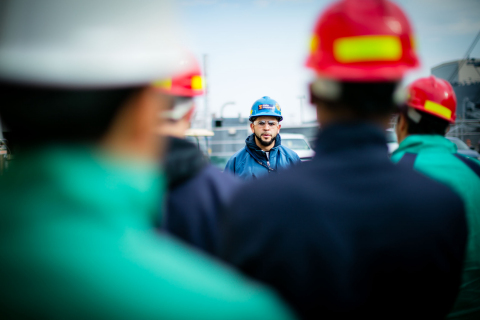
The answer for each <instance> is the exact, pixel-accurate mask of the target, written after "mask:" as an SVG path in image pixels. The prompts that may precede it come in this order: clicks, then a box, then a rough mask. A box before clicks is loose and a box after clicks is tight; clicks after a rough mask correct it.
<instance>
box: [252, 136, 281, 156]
mask: <svg viewBox="0 0 480 320" xmlns="http://www.w3.org/2000/svg"><path fill="white" fill-rule="evenodd" d="M281 144H282V138H280V134H277V136H276V137H275V145H274V146H273V148H272V149H270V152H272V151H276V150H277V149H278V147H279V146H280V145H281ZM245 149H246V150H247V152H248V153H249V154H250V155H251V156H252V157H253V158H254V159H255V160H257V161H260V162H262V163H265V162H266V161H267V156H266V155H265V151H263V150H262V149H260V148H259V147H258V146H257V144H256V143H255V135H254V134H253V133H252V134H251V135H249V136H248V137H247V139H245Z"/></svg>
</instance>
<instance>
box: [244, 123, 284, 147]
mask: <svg viewBox="0 0 480 320" xmlns="http://www.w3.org/2000/svg"><path fill="white" fill-rule="evenodd" d="M269 122H270V123H271V122H274V123H276V124H274V125H270V123H269ZM280 127H281V125H280V124H279V122H278V120H277V118H276V117H267V116H263V117H258V118H257V119H255V121H254V122H253V123H251V124H250V128H251V129H252V132H253V133H254V134H255V137H256V138H257V141H258V142H259V143H260V144H262V145H263V146H265V147H268V146H269V145H271V144H272V143H274V142H275V138H276V137H277V134H278V133H279V132H280Z"/></svg>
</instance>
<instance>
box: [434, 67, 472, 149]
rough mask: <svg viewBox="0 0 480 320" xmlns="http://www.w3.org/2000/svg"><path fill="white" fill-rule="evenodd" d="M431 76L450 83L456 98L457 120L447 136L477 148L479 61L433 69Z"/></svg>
mask: <svg viewBox="0 0 480 320" xmlns="http://www.w3.org/2000/svg"><path fill="white" fill-rule="evenodd" d="M431 72H432V75H434V76H436V77H438V78H442V79H445V80H447V81H448V82H450V84H451V85H452V87H453V90H454V91H455V94H456V96H457V120H456V122H455V124H454V125H453V126H451V128H450V131H449V133H448V134H447V136H451V137H457V138H460V139H461V140H463V141H464V142H466V143H467V144H468V145H471V146H472V147H474V148H479V147H480V146H479V143H480V59H474V58H471V59H463V60H456V61H452V62H447V63H443V64H441V65H439V66H436V67H433V68H432V70H431Z"/></svg>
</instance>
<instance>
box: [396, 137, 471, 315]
mask: <svg viewBox="0 0 480 320" xmlns="http://www.w3.org/2000/svg"><path fill="white" fill-rule="evenodd" d="M456 152H457V147H456V146H455V144H453V143H452V142H450V141H449V140H447V139H445V138H444V137H442V136H439V135H411V136H408V137H407V138H406V139H405V140H403V141H402V143H400V145H399V147H398V149H397V150H396V151H395V152H394V153H393V154H392V160H393V161H394V162H399V161H400V159H402V157H403V156H404V155H405V153H413V154H417V156H416V158H415V162H414V168H415V169H416V170H418V171H420V172H422V173H424V174H426V175H427V176H430V177H432V178H434V179H435V180H437V181H439V182H442V183H444V184H446V185H448V186H450V187H451V188H452V189H453V190H454V191H456V192H457V193H458V194H459V195H460V197H461V198H462V199H463V201H464V203H465V208H466V213H467V223H468V231H469V239H468V244H467V252H466V256H465V265H464V272H463V276H462V285H461V287H460V293H459V295H458V298H457V301H456V303H455V306H454V308H453V310H452V312H451V313H450V314H449V316H448V318H449V319H477V320H478V319H480V178H479V177H478V176H477V175H476V174H475V173H474V172H473V171H472V170H471V169H470V168H469V167H468V166H467V165H466V164H465V163H463V162H462V161H461V160H460V159H458V158H457V157H456V156H454V154H455V153H456ZM470 159H471V158H470ZM471 160H472V161H474V162H475V163H476V164H478V165H479V166H480V161H478V160H476V159H471Z"/></svg>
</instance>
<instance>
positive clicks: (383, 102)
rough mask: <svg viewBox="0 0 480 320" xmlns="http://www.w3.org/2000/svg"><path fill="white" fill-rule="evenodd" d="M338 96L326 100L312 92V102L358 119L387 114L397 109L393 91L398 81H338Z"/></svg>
mask: <svg viewBox="0 0 480 320" xmlns="http://www.w3.org/2000/svg"><path fill="white" fill-rule="evenodd" d="M338 84H339V85H340V92H341V94H340V97H339V98H338V99H337V100H335V101H332V100H328V99H324V98H322V97H318V96H316V95H315V94H314V93H313V94H312V102H313V103H315V102H316V101H317V102H322V104H323V105H324V106H325V107H326V108H328V109H329V110H330V111H332V112H336V111H339V112H347V113H348V114H350V115H351V116H353V117H355V118H360V119H368V118H372V117H378V116H388V115H390V114H392V113H393V112H395V111H397V108H398V107H397V106H396V104H395V102H394V93H395V90H396V89H397V86H398V82H396V81H392V82H339V83H338Z"/></svg>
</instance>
